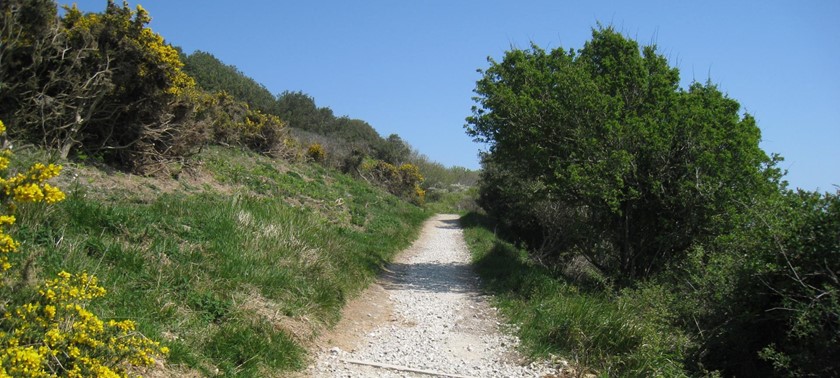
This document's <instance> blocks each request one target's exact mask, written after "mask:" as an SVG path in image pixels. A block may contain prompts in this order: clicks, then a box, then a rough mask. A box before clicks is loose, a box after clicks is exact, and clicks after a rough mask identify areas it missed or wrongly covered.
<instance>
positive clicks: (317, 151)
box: [306, 143, 327, 162]
mask: <svg viewBox="0 0 840 378" xmlns="http://www.w3.org/2000/svg"><path fill="white" fill-rule="evenodd" d="M306 156H307V157H309V159H311V160H312V161H315V162H322V161H324V159H326V157H327V153H326V152H324V147H323V146H321V145H320V144H319V143H312V144H310V145H309V148H307V149H306Z"/></svg>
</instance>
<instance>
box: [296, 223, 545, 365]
mask: <svg viewBox="0 0 840 378" xmlns="http://www.w3.org/2000/svg"><path fill="white" fill-rule="evenodd" d="M469 261H470V257H469V252H468V251H467V247H466V245H465V244H464V239H463V234H462V230H461V228H460V226H459V223H458V217H457V216H456V215H437V216H435V217H434V218H432V219H431V220H430V221H428V222H427V223H426V224H425V225H424V228H423V230H422V233H421V236H420V238H419V239H418V240H417V241H416V242H415V243H414V245H413V246H412V247H411V248H410V249H408V250H406V251H405V252H403V253H402V254H401V255H400V256H399V257H398V258H397V260H396V261H395V262H394V263H393V264H391V265H390V266H389V268H388V271H387V274H386V275H385V276H384V277H383V278H382V279H380V282H379V284H378V285H374V287H373V288H372V289H369V290H368V291H369V292H368V293H366V294H363V295H362V296H361V297H360V299H359V300H357V303H356V304H351V305H350V306H348V307H352V308H355V310H351V311H350V315H348V314H345V315H344V316H345V317H348V318H350V319H347V320H342V323H344V324H342V323H339V325H338V326H337V328H336V331H335V332H336V333H335V334H333V335H331V337H330V340H329V341H328V342H327V343H325V344H322V350H321V352H320V353H319V354H318V356H317V361H315V362H314V363H313V365H312V366H310V367H309V369H308V370H307V371H306V375H308V376H313V377H429V376H443V377H542V376H546V375H549V374H551V373H553V372H554V369H552V368H551V366H550V364H548V363H529V364H527V365H524V366H523V364H522V363H521V361H523V359H522V358H521V357H520V356H519V355H517V354H516V352H515V348H516V345H517V343H518V340H517V339H516V338H515V337H513V336H511V335H509V334H506V333H504V332H500V329H499V320H498V317H497V314H496V312H495V309H494V308H492V307H491V306H490V305H489V304H488V303H487V298H486V297H485V296H484V295H482V294H481V293H480V292H479V290H478V287H477V284H478V282H477V281H478V278H477V277H476V275H475V273H474V272H473V271H472V269H471V267H470V266H469ZM377 293H379V294H377ZM353 318H355V319H353ZM366 323H367V324H366ZM549 376H550V375H549Z"/></svg>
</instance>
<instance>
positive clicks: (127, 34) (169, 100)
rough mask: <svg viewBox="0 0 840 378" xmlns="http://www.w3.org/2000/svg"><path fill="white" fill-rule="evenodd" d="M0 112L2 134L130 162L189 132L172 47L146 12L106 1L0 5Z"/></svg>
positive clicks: (185, 147) (158, 155) (138, 165)
mask: <svg viewBox="0 0 840 378" xmlns="http://www.w3.org/2000/svg"><path fill="white" fill-rule="evenodd" d="M0 17H2V19H0V25H2V30H0V38H2V44H0V63H2V64H0V85H1V86H2V88H3V90H2V92H0V116H2V117H4V118H5V119H6V120H7V121H8V122H9V123H10V124H14V125H15V127H13V128H12V129H11V132H12V134H11V136H12V137H14V138H20V139H25V140H28V141H32V142H35V143H39V144H43V145H45V146H48V147H53V148H56V149H58V150H59V151H60V152H61V155H62V156H64V157H66V156H68V155H69V154H70V153H71V152H75V153H79V154H84V155H96V156H99V157H101V158H103V159H104V160H106V161H110V162H114V163H115V164H119V165H122V166H126V167H129V168H132V169H136V170H143V169H144V168H145V167H146V166H148V165H150V164H154V163H158V162H161V161H165V160H170V159H173V158H178V157H180V156H184V155H187V154H189V153H190V152H191V150H192V149H193V148H195V147H196V145H194V144H191V143H189V142H188V141H189V140H191V139H194V134H196V133H198V131H197V130H196V129H195V124H194V123H191V122H189V121H188V119H189V116H190V114H191V111H190V110H191V106H190V105H189V104H185V103H184V95H185V93H186V92H187V91H188V90H190V89H191V88H192V87H193V86H194V81H193V80H192V78H190V77H189V76H187V75H186V74H185V73H184V72H183V71H181V67H182V64H181V61H180V60H179V57H178V52H177V51H176V50H175V49H174V48H172V47H171V46H169V45H168V44H166V43H165V42H164V41H163V38H162V37H161V36H160V35H158V34H156V33H154V32H152V31H151V29H149V28H148V27H146V24H147V23H148V22H149V21H150V17H149V15H148V13H147V12H146V11H145V10H143V8H141V7H137V9H136V10H132V9H130V8H128V6H127V5H126V4H124V5H122V6H118V5H115V4H114V2H113V1H109V2H108V5H107V7H106V9H105V11H104V12H103V13H91V14H82V13H81V12H80V11H79V10H78V9H77V8H75V7H70V8H67V9H66V10H65V12H64V14H63V15H61V16H59V15H58V14H57V8H56V5H55V3H54V2H53V1H50V0H37V1H18V0H12V1H4V2H3V3H2V4H1V5H0Z"/></svg>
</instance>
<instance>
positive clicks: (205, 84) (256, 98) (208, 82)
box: [183, 50, 277, 115]
mask: <svg viewBox="0 0 840 378" xmlns="http://www.w3.org/2000/svg"><path fill="white" fill-rule="evenodd" d="M183 60H184V68H183V69H184V72H186V73H187V74H189V75H190V76H191V77H193V78H194V79H195V81H196V83H197V84H198V86H199V87H200V88H201V89H204V90H205V91H207V92H210V93H216V92H226V93H227V94H229V95H231V96H233V97H234V98H235V99H237V100H238V101H241V102H244V103H247V104H250V105H251V106H252V107H254V108H255V109H256V110H259V111H261V112H263V113H271V114H275V115H277V114H276V110H275V109H276V101H275V98H274V95H272V94H271V92H269V91H268V89H266V87H265V86H263V85H262V84H260V83H258V82H256V81H255V80H254V79H252V78H250V77H248V76H246V75H245V74H244V73H242V72H241V71H239V69H237V68H236V67H234V66H230V65H226V64H224V63H222V61H220V60H219V59H217V58H216V57H215V56H213V54H210V53H208V52H204V51H200V50H199V51H195V52H193V53H192V54H190V55H188V56H186V57H184V58H183Z"/></svg>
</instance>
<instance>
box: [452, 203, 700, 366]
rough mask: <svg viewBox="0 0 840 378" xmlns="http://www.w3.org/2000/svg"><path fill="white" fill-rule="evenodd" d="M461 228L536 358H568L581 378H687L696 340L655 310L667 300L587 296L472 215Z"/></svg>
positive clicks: (488, 222)
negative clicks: (686, 363)
mask: <svg viewBox="0 0 840 378" xmlns="http://www.w3.org/2000/svg"><path fill="white" fill-rule="evenodd" d="M461 223H462V224H463V226H464V228H465V230H464V237H465V239H466V242H467V245H468V246H469V249H470V252H471V253H472V256H473V261H474V263H475V266H476V270H477V272H478V273H479V275H480V276H481V277H482V279H483V280H482V282H483V283H484V285H485V287H486V288H487V289H488V290H490V292H492V293H493V294H495V295H496V301H497V304H498V305H499V306H500V308H501V310H502V311H503V313H504V314H505V315H507V316H508V317H509V318H510V319H511V320H512V321H514V322H516V323H518V324H519V327H517V329H518V333H519V336H520V338H521V339H522V342H523V344H524V345H525V346H526V347H527V350H528V351H530V352H531V353H532V354H533V355H537V356H543V357H544V356H546V355H548V354H556V355H559V356H561V357H563V358H568V359H570V361H569V362H571V364H572V369H575V370H577V373H578V374H579V375H581V376H582V375H584V373H587V372H590V373H597V374H599V375H601V376H621V377H650V376H666V377H679V376H685V375H686V371H685V370H684V368H683V366H682V360H683V358H684V356H685V354H686V351H687V349H688V347H689V346H690V345H691V344H690V340H689V338H687V337H686V335H685V334H684V333H683V332H681V331H680V330H679V329H677V328H675V327H673V326H671V325H669V324H668V322H667V321H665V318H666V316H665V315H663V313H661V312H659V310H661V308H659V307H656V308H651V306H650V305H651V304H656V303H658V301H659V299H660V298H659V296H653V295H651V294H647V295H644V296H632V295H629V294H625V293H598V292H592V291H587V290H586V289H581V288H579V287H578V286H575V285H574V284H571V283H569V282H566V281H564V280H562V279H558V278H557V277H555V276H554V275H553V274H552V273H551V272H550V271H549V270H547V269H546V268H545V267H542V266H540V265H538V264H535V263H534V261H533V260H532V259H530V258H529V256H528V254H527V252H526V251H525V250H522V249H519V248H516V247H515V246H513V245H511V244H510V243H507V242H505V241H503V240H501V239H499V238H497V236H496V232H495V224H494V223H493V222H492V221H491V220H490V219H488V218H486V217H484V216H481V215H479V214H477V213H470V214H467V215H466V216H464V217H463V218H461ZM657 294H659V292H657Z"/></svg>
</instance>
